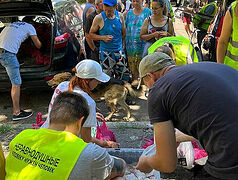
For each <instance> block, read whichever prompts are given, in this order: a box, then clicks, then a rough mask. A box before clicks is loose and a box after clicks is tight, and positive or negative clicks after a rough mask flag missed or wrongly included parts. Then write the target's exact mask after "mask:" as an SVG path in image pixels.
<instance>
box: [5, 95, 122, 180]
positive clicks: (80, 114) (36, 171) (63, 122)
mask: <svg viewBox="0 0 238 180" xmlns="http://www.w3.org/2000/svg"><path fill="white" fill-rule="evenodd" d="M88 114H89V108H88V105H87V102H86V100H85V99H84V98H83V97H82V96H81V95H79V94H77V93H74V92H69V91H66V92H63V93H61V94H60V95H58V96H57V97H56V99H55V102H54V104H53V106H52V110H51V113H50V119H51V121H50V126H49V129H44V128H42V129H39V130H35V129H27V130H24V131H22V132H21V133H20V134H18V135H17V136H16V137H15V138H14V139H13V140H12V141H11V143H10V145H9V151H10V153H9V155H8V157H7V158H6V168H5V169H6V179H25V180H26V179H42V180H46V179H72V180H73V179H88V180H90V179H95V180H96V179H100V180H101V179H120V177H122V176H124V172H125V167H126V163H125V161H124V160H122V159H120V158H116V157H114V156H110V155H109V154H108V153H107V151H106V149H103V148H101V147H99V146H98V145H96V144H94V143H85V142H84V141H83V140H82V139H80V138H79V137H78V136H79V134H80V132H81V128H82V126H83V124H84V122H85V120H86V119H87V116H88Z"/></svg>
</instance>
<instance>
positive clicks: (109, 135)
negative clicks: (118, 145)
mask: <svg viewBox="0 0 238 180" xmlns="http://www.w3.org/2000/svg"><path fill="white" fill-rule="evenodd" d="M99 121H102V125H101V126H100V124H99ZM96 138H97V139H99V140H102V141H114V142H117V140H116V137H115V134H114V132H113V131H111V130H109V129H107V124H106V121H105V119H104V116H103V115H102V114H99V113H97V134H96Z"/></svg>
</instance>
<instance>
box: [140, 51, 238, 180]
mask: <svg viewBox="0 0 238 180" xmlns="http://www.w3.org/2000/svg"><path fill="white" fill-rule="evenodd" d="M139 74H140V81H143V82H144V84H145V85H146V86H147V87H149V88H150V91H149V96H148V114H149V118H150V121H151V123H153V126H154V136H155V144H156V154H155V155H154V156H141V157H140V159H139V162H138V164H137V167H136V168H137V169H139V170H140V171H142V172H150V171H151V170H152V169H156V170H159V171H161V172H173V171H174V170H175V168H176V164H177V152H176V142H177V143H180V142H183V141H191V140H195V139H197V140H198V141H199V142H200V143H201V145H202V147H203V148H204V149H205V151H206V152H207V154H208V160H207V162H206V164H205V166H204V167H201V169H200V170H201V171H200V172H201V174H202V177H198V176H197V175H196V174H194V177H193V178H192V179H204V180H215V179H216V180H218V179H230V180H234V179H237V178H238V153H237V152H238V136H237V131H238V121H237V117H238V111H237V106H238V91H237V89H238V81H237V79H238V71H236V70H235V69H233V68H231V67H229V66H226V65H223V64H217V63H211V62H200V63H194V64H189V65H181V66H175V63H174V60H172V58H171V57H169V56H168V55H167V54H165V53H161V52H155V53H153V54H150V55H147V56H146V57H144V58H143V59H142V61H141V62H140V65H139ZM174 128H177V129H179V130H180V131H182V132H183V133H185V134H182V133H179V134H176V132H175V130H174ZM175 137H176V138H175Z"/></svg>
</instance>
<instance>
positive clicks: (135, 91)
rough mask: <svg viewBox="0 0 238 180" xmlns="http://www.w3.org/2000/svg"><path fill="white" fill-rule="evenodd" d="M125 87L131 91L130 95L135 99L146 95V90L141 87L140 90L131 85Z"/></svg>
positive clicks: (127, 84) (126, 84)
mask: <svg viewBox="0 0 238 180" xmlns="http://www.w3.org/2000/svg"><path fill="white" fill-rule="evenodd" d="M124 87H125V88H126V89H127V90H128V91H129V94H130V95H131V96H133V97H140V96H142V95H143V94H144V93H145V89H144V88H143V87H142V86H140V89H136V88H135V89H134V88H132V86H131V84H129V83H125V84H124Z"/></svg>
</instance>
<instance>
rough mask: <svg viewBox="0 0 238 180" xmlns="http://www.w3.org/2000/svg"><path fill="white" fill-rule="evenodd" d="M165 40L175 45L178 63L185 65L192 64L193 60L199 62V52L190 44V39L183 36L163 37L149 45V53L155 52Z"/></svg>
mask: <svg viewBox="0 0 238 180" xmlns="http://www.w3.org/2000/svg"><path fill="white" fill-rule="evenodd" d="M165 42H168V43H171V44H172V45H173V47H174V51H175V52H174V54H175V59H176V65H185V64H191V63H193V62H198V57H197V53H196V51H195V49H194V48H193V46H192V45H191V44H190V40H189V39H187V38H185V37H183V36H171V37H164V38H161V39H159V40H157V41H156V42H155V43H154V44H152V45H151V46H150V47H149V49H148V53H149V54H151V53H153V52H155V50H156V49H157V48H158V47H159V46H162V45H163V44H164V43H165Z"/></svg>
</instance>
